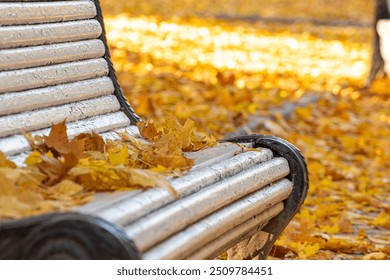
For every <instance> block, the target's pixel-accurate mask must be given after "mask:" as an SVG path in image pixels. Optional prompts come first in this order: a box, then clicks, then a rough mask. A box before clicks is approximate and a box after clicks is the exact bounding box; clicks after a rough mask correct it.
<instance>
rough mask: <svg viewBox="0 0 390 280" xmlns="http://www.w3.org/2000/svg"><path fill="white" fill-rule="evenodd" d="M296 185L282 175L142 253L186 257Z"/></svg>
mask: <svg viewBox="0 0 390 280" xmlns="http://www.w3.org/2000/svg"><path fill="white" fill-rule="evenodd" d="M292 189H293V185H292V183H291V182H290V181H289V180H287V179H283V180H281V181H279V182H278V183H273V184H271V185H270V186H267V187H265V188H262V189H260V190H258V191H256V192H254V193H252V194H250V195H248V196H246V197H244V198H242V199H240V200H238V201H236V202H234V203H232V204H230V205H228V206H226V207H224V208H222V209H220V210H218V211H216V212H214V213H213V214H211V215H209V216H207V217H206V218H204V219H202V220H200V221H199V222H197V223H195V224H193V225H191V226H189V227H187V228H186V229H184V230H183V231H180V232H179V233H178V234H176V235H173V236H172V237H170V238H168V239H166V240H164V241H163V242H161V243H159V244H158V245H157V246H155V247H153V248H152V249H150V250H149V251H147V252H145V253H144V254H143V258H144V259H176V260H177V259H184V258H187V257H188V256H190V255H191V254H192V253H194V252H196V251H197V250H198V249H200V248H202V247H203V246H204V245H206V244H207V243H209V242H211V241H212V240H214V239H215V238H216V237H217V236H221V235H223V234H225V233H226V232H228V231H229V230H231V229H233V228H235V227H236V226H238V225H240V224H242V223H243V222H244V221H246V220H248V219H250V218H252V217H254V216H256V215H258V214H259V213H262V212H265V213H267V209H269V208H270V207H271V206H273V205H276V204H278V203H280V202H281V201H283V200H285V199H286V198H287V197H288V196H289V195H290V193H291V191H292ZM270 218H271V217H270V216H269V215H267V217H266V218H265V219H264V220H268V219H270Z"/></svg>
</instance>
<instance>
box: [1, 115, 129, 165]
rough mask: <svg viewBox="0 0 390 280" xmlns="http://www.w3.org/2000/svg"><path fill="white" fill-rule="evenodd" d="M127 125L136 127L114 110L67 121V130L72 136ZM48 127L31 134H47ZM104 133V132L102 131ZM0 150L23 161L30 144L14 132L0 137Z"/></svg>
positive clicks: (112, 129)
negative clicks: (113, 111) (17, 156)
mask: <svg viewBox="0 0 390 280" xmlns="http://www.w3.org/2000/svg"><path fill="white" fill-rule="evenodd" d="M123 127H127V128H128V129H129V131H135V129H136V128H137V127H134V126H130V120H129V118H128V117H127V116H126V115H125V114H124V113H123V112H115V113H109V114H104V115H100V116H94V117H91V118H87V119H84V120H80V121H75V122H69V123H67V132H68V136H69V138H70V139H71V138H73V137H75V136H76V135H78V134H80V133H88V132H91V131H95V132H97V133H103V132H106V131H115V130H116V129H119V128H123ZM49 132H50V128H45V129H40V130H37V131H32V132H31V134H32V135H41V136H42V135H46V136H47V135H49ZM103 135H104V133H103ZM0 150H1V151H2V152H4V153H5V154H6V155H8V156H10V155H18V154H19V155H21V156H20V157H19V160H18V161H19V162H23V160H24V157H25V156H26V155H22V154H21V153H24V152H27V151H29V150H30V145H29V143H28V141H27V140H26V138H25V137H24V136H23V135H21V134H16V135H12V136H8V137H4V138H0Z"/></svg>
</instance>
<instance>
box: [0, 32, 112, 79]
mask: <svg viewBox="0 0 390 280" xmlns="http://www.w3.org/2000/svg"><path fill="white" fill-rule="evenodd" d="M104 54H105V47H104V44H103V42H102V41H100V40H88V41H81V42H75V43H62V44H53V45H44V46H37V47H26V48H16V49H7V50H2V51H0V71H9V70H16V69H22V68H30V67H36V66H45V65H50V64H58V63H64V62H72V61H78V60H87V59H92V58H99V57H103V56H104Z"/></svg>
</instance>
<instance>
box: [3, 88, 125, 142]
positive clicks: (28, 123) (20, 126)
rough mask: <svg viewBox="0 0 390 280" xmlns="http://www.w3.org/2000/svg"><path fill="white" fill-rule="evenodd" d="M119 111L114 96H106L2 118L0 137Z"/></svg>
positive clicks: (118, 105)
mask: <svg viewBox="0 0 390 280" xmlns="http://www.w3.org/2000/svg"><path fill="white" fill-rule="evenodd" d="M119 109H120V104H119V102H118V100H117V98H116V96H114V95H108V96H103V97H99V98H95V99H89V100H84V101H79V102H75V103H70V104H66V105H62V106H56V107H50V108H45V109H42V110H37V111H30V112H24V113H20V114H15V115H9V116H4V117H2V118H0V137H5V136H10V135H12V134H17V133H21V132H22V131H31V130H37V129H41V128H45V127H49V126H50V125H51V124H53V123H60V122H62V121H63V120H64V119H67V121H69V122H72V121H76V120H82V119H86V118H88V117H92V116H96V115H100V114H106V113H110V112H115V111H118V110H119Z"/></svg>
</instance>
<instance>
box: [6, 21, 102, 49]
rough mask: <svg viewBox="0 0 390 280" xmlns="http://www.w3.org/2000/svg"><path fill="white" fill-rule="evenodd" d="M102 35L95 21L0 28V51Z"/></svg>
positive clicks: (98, 24) (100, 28)
mask: <svg viewBox="0 0 390 280" xmlns="http://www.w3.org/2000/svg"><path fill="white" fill-rule="evenodd" d="M101 34H102V27H101V26H100V23H99V22H98V21H97V20H80V21H69V22H61V23H49V24H37V25H28V26H26V25H17V26H3V27H0V38H1V40H0V49H8V48H16V47H26V46H36V45H44V44H53V43H63V42H73V41H81V40H86V39H96V38H98V37H99V36H100V35H101Z"/></svg>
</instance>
